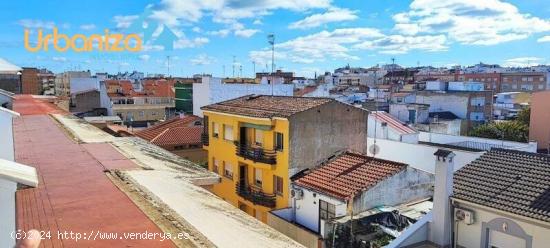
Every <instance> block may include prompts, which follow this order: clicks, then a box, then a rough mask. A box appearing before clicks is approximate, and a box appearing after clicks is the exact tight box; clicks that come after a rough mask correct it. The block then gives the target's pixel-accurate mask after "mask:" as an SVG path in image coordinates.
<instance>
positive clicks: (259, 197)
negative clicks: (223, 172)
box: [235, 183, 277, 208]
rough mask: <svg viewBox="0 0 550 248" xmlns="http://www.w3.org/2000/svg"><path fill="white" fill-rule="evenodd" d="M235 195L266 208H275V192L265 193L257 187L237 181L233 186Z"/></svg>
mask: <svg viewBox="0 0 550 248" xmlns="http://www.w3.org/2000/svg"><path fill="white" fill-rule="evenodd" d="M235 191H236V193H237V195H239V196H240V197H242V198H244V199H246V200H247V201H250V202H252V203H254V205H261V206H264V207H268V208H275V205H276V203H277V198H276V196H275V194H266V193H264V192H262V191H261V190H259V189H254V188H252V187H250V186H248V185H241V184H239V183H237V184H236V186H235Z"/></svg>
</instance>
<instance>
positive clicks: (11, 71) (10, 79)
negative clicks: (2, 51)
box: [0, 58, 23, 94]
mask: <svg viewBox="0 0 550 248" xmlns="http://www.w3.org/2000/svg"><path fill="white" fill-rule="evenodd" d="M22 70H23V69H22V68H21V67H19V66H16V65H14V64H12V63H10V62H8V61H6V60H4V59H2V58H0V90H5V91H9V92H12V93H16V94H20V93H21V71H22Z"/></svg>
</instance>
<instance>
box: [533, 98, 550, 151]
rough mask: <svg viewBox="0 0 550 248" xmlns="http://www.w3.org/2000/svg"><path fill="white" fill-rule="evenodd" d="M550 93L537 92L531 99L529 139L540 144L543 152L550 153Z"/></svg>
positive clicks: (539, 146)
mask: <svg viewBox="0 0 550 248" xmlns="http://www.w3.org/2000/svg"><path fill="white" fill-rule="evenodd" d="M549 106H550V91H542V92H536V93H534V94H533V95H532V97H531V121H530V124H529V139H530V140H535V141H537V143H538V149H539V151H541V152H545V153H550V110H549Z"/></svg>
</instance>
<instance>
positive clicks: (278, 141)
mask: <svg viewBox="0 0 550 248" xmlns="http://www.w3.org/2000/svg"><path fill="white" fill-rule="evenodd" d="M283 142H284V139H283V134H282V133H277V132H276V133H275V150H277V151H282V150H283Z"/></svg>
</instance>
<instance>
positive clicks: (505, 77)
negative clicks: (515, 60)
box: [500, 72, 550, 92]
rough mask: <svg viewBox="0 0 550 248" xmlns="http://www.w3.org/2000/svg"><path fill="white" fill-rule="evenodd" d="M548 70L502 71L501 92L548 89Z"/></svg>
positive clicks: (549, 86)
mask: <svg viewBox="0 0 550 248" xmlns="http://www.w3.org/2000/svg"><path fill="white" fill-rule="evenodd" d="M548 74H549V73H548V72H512V73H502V84H501V87H500V91H501V92H511V91H514V92H515V91H543V90H548V89H550V79H549V78H548Z"/></svg>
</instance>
